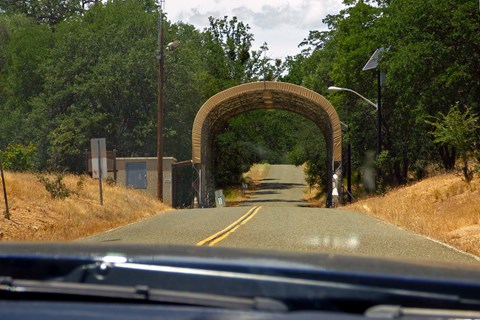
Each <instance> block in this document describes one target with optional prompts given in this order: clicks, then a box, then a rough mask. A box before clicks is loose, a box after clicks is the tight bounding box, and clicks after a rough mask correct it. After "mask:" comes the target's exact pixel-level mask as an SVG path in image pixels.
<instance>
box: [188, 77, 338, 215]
mask: <svg viewBox="0 0 480 320" xmlns="http://www.w3.org/2000/svg"><path fill="white" fill-rule="evenodd" d="M257 109H282V110H287V111H290V112H294V113H297V114H300V115H302V116H304V117H306V118H308V119H310V120H311V121H313V122H314V123H315V124H316V125H317V126H318V128H319V129H320V131H321V132H322V133H323V135H324V137H325V144H326V149H327V150H326V151H327V159H328V160H327V161H328V163H329V165H327V168H326V170H327V176H328V177H330V178H331V182H327V185H326V191H327V199H326V201H327V203H326V205H327V207H332V206H334V205H335V200H334V198H335V197H336V198H338V200H339V198H341V197H339V193H341V181H342V180H341V161H342V129H341V126H340V119H339V117H338V114H337V112H336V110H335V108H333V106H332V104H331V103H330V102H329V101H328V100H327V99H325V98H324V97H323V96H322V95H320V94H318V93H316V92H314V91H312V90H309V89H307V88H304V87H301V86H298V85H294V84H291V83H286V82H270V81H265V82H252V83H246V84H242V85H239V86H236V87H233V88H230V89H227V90H225V91H222V92H220V93H217V94H216V95H214V96H213V97H211V98H210V99H208V100H207V101H206V102H205V103H204V104H203V106H202V107H201V108H200V110H199V111H198V113H197V116H196V117H195V121H194V123H193V129H192V161H193V163H194V164H195V167H196V168H197V170H198V173H199V181H198V184H197V183H195V185H196V186H197V187H198V190H197V192H198V201H199V204H200V205H201V206H202V207H209V206H212V205H213V204H214V203H215V199H214V193H215V182H214V181H213V173H212V169H213V168H212V163H211V162H212V155H211V153H212V142H213V139H214V137H215V136H216V134H217V132H218V131H219V130H221V129H222V128H223V127H224V126H225V124H226V122H227V121H228V120H229V119H230V118H232V117H234V116H236V115H238V114H240V113H244V112H249V111H253V110H257Z"/></svg>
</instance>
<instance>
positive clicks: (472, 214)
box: [344, 174, 480, 256]
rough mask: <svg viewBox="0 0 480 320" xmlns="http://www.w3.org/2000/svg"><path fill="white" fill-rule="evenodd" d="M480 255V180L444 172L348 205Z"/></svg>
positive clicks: (348, 207)
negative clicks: (382, 194) (464, 179)
mask: <svg viewBox="0 0 480 320" xmlns="http://www.w3.org/2000/svg"><path fill="white" fill-rule="evenodd" d="M344 208H346V209H351V210H356V211H360V212H364V213H366V214H368V215H371V216H374V217H377V218H379V219H381V220H384V221H387V222H390V223H392V224H395V225H398V226H400V227H403V228H405V229H409V230H413V231H415V232H417V233H421V234H424V235H426V236H429V237H432V238H435V239H438V240H440V241H443V242H446V243H448V244H451V245H453V246H455V247H457V248H459V249H461V250H463V251H466V252H470V253H473V254H475V255H477V256H480V179H478V178H476V179H474V180H473V181H472V182H471V184H470V185H469V184H467V183H465V182H464V181H462V179H461V178H460V176H458V175H454V174H443V175H438V176H435V177H432V178H428V179H425V180H422V181H420V182H418V183H415V184H413V185H410V186H407V187H404V188H400V189H396V190H392V191H391V192H388V193H387V194H385V195H384V196H380V197H372V198H369V199H365V200H361V201H358V202H356V203H354V204H352V205H349V206H346V207H344Z"/></svg>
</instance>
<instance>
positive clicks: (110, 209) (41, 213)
mask: <svg viewBox="0 0 480 320" xmlns="http://www.w3.org/2000/svg"><path fill="white" fill-rule="evenodd" d="M80 180H83V184H82V186H81V187H79V186H78V185H77V184H78V182H79V181H80ZM5 182H6V185H7V193H8V202H9V207H10V215H11V219H10V220H7V219H6V218H5V217H4V215H3V213H4V212H5V206H4V201H3V196H2V197H0V199H1V201H0V205H1V208H0V211H1V212H2V215H1V217H0V239H1V240H2V241H19V240H28V241H34V240H35V241H36V240H43V241H64V240H73V239H78V238H81V237H85V236H88V235H92V234H95V233H98V232H102V231H106V230H109V229H111V228H115V227H119V226H122V225H126V224H128V223H132V222H134V221H137V220H140V219H143V218H146V217H149V216H152V215H155V214H158V213H160V212H161V211H164V210H167V209H169V208H168V207H166V206H164V205H163V204H162V203H160V202H159V201H157V200H156V199H154V198H153V197H151V196H149V195H148V194H145V193H142V192H139V191H135V190H131V189H126V188H124V187H120V186H109V185H107V184H106V183H104V184H103V200H104V205H103V206H102V205H100V204H99V186H98V180H93V179H91V178H90V177H89V176H82V177H80V176H75V175H66V176H65V177H64V179H63V182H64V183H65V184H66V185H67V187H68V188H69V189H70V190H73V191H75V192H76V193H75V194H73V195H71V196H70V197H68V198H66V199H64V200H54V199H52V198H51V197H50V194H49V193H48V192H47V191H46V189H45V187H44V186H43V184H41V183H40V182H39V181H38V179H37V177H36V176H35V175H34V174H27V173H10V172H6V173H5ZM2 195H3V194H2Z"/></svg>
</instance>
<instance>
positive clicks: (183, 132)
mask: <svg viewBox="0 0 480 320" xmlns="http://www.w3.org/2000/svg"><path fill="white" fill-rule="evenodd" d="M479 101H480V3H479V2H478V0H455V1H451V0H422V1H418V0H329V1H299V0H288V1H279V2H276V1H273V2H272V1H263V0H257V1H226V0H225V1H224V0H215V1H214V0H208V1H171V0H166V1H165V0H160V1H154V0H108V1H101V0H71V1H64V0H53V1H44V0H37V1H33V0H25V1H0V168H1V185H0V187H1V192H0V213H1V216H0V248H1V246H2V244H4V245H5V244H8V243H11V242H29V243H30V242H36V245H38V246H41V245H43V244H45V242H56V243H60V244H70V243H77V244H86V245H90V246H95V245H101V244H115V245H118V246H121V245H126V244H150V245H179V246H187V247H211V248H212V250H214V249H215V248H218V249H224V248H232V249H249V250H250V249H252V250H263V252H269V253H272V252H284V251H288V252H294V253H295V254H299V255H300V256H301V255H310V254H328V255H347V256H350V255H353V256H363V257H369V258H382V259H387V260H391V259H392V260H395V261H409V262H422V263H424V262H427V261H428V263H429V264H430V265H432V266H436V265H444V264H449V265H463V264H465V265H473V266H475V267H476V266H478V263H479V262H480V258H479V257H480V171H479V169H480V153H479V150H480V105H479ZM0 251H1V249H0ZM219 252H220V253H221V252H223V251H221V250H219Z"/></svg>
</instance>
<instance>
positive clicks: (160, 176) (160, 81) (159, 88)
mask: <svg viewBox="0 0 480 320" xmlns="http://www.w3.org/2000/svg"><path fill="white" fill-rule="evenodd" d="M162 25H163V10H162V8H161V7H160V16H159V19H158V51H157V60H158V75H157V99H158V108H157V198H158V200H160V201H162V202H163V82H164V81H163V80H164V77H163V61H164V60H163V28H162Z"/></svg>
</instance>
